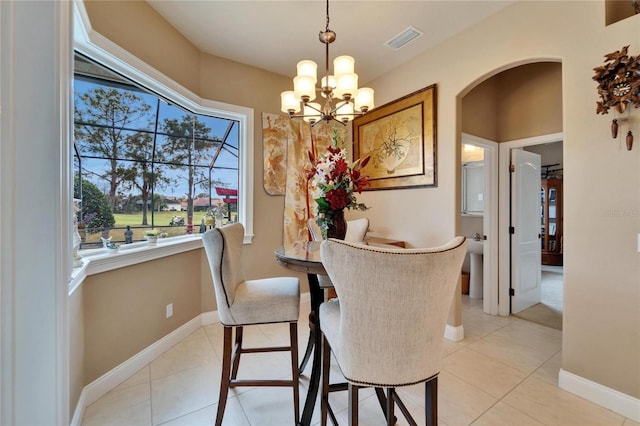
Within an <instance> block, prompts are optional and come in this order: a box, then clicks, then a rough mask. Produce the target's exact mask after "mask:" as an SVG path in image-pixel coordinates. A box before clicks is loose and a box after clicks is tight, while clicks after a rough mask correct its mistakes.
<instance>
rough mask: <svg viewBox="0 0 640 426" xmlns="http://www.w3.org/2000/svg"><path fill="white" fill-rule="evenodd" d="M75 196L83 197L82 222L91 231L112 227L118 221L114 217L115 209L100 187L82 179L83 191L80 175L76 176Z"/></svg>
mask: <svg viewBox="0 0 640 426" xmlns="http://www.w3.org/2000/svg"><path fill="white" fill-rule="evenodd" d="M73 186H74V192H73V198H77V199H81V200H82V206H81V211H82V215H81V216H80V218H79V219H80V223H81V224H82V225H83V226H84V227H85V228H87V229H89V230H90V231H91V230H93V229H99V230H102V229H103V228H107V229H108V228H111V227H112V226H114V225H115V223H116V221H115V219H114V217H113V211H112V210H111V205H110V204H109V199H108V198H107V196H106V195H104V194H103V193H102V191H100V189H99V188H98V187H97V186H95V185H94V184H92V183H91V182H89V181H88V180H85V179H82V193H81V192H80V185H79V180H78V177H77V176H76V177H75V178H74V185H73Z"/></svg>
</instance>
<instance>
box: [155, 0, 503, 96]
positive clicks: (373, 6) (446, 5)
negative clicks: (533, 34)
mask: <svg viewBox="0 0 640 426" xmlns="http://www.w3.org/2000/svg"><path fill="white" fill-rule="evenodd" d="M147 2H148V3H149V4H150V5H151V7H153V8H154V9H155V10H156V11H157V12H158V13H159V14H160V15H162V16H163V17H164V18H165V19H166V20H167V21H168V22H169V23H171V24H172V25H173V26H174V27H175V28H176V29H177V30H178V31H179V32H180V33H182V34H183V35H184V36H185V37H186V38H187V39H189V40H190V41H191V42H192V43H193V44H194V45H195V46H196V47H197V48H198V49H200V50H201V51H203V52H206V53H210V54H212V55H215V56H220V57H223V58H227V59H231V60H234V61H237V62H241V63H244V64H248V65H252V66H255V67H258V68H262V69H265V70H269V71H273V72H275V73H278V74H282V75H287V76H291V77H293V76H294V75H295V73H296V64H297V62H298V61H300V60H302V59H311V60H313V61H315V62H316V63H317V64H318V73H319V74H320V76H322V75H323V74H324V67H325V53H324V44H322V43H321V42H320V41H319V40H318V33H319V32H320V31H321V30H322V31H324V28H325V15H326V2H325V1H324V0H305V1H294V0H289V1H266V0H258V1H245V0H228V1H222V0H215V1H212V0H209V1H203V0H200V1H196V0H147ZM513 2H514V0H471V1H463V0H447V1H435V0H434V1H416V0H414V1H364V0H360V1H347V0H332V1H331V2H330V3H329V14H330V23H329V28H330V29H331V30H333V31H335V33H336V34H337V38H336V41H335V42H334V43H332V44H331V45H330V51H329V60H330V61H333V58H335V57H336V56H339V55H351V56H353V57H354V58H355V60H356V65H355V68H356V69H355V71H356V73H358V75H359V81H360V86H362V85H364V84H366V83H367V82H369V81H371V80H373V79H375V78H376V77H378V76H380V75H381V74H384V73H385V72H387V71H389V70H391V69H392V68H394V67H396V66H398V65H400V64H402V63H405V62H407V61H409V60H411V59H412V58H413V57H415V56H417V55H419V54H420V53H422V52H424V51H425V50H427V49H429V48H431V47H433V46H434V45H437V44H439V43H441V42H442V41H444V40H446V39H448V38H450V37H453V36H455V35H456V34H457V33H459V32H461V31H463V30H464V29H465V28H468V27H469V26H472V25H474V24H475V23H477V22H479V21H481V20H483V19H485V18H486V17H488V16H490V15H492V14H494V13H496V12H499V11H500V10H501V9H503V8H504V7H506V6H509V5H510V4H511V3H513ZM409 26H414V27H416V28H417V29H419V30H421V31H423V32H424V34H423V35H422V36H421V37H420V38H418V39H416V40H414V41H412V42H410V43H409V44H407V45H406V46H404V47H403V48H402V49H400V50H397V51H394V50H391V49H389V48H388V47H385V46H384V43H385V42H387V41H388V40H389V39H391V38H392V37H394V36H396V35H397V34H398V33H400V32H401V31H403V30H405V29H406V28H407V27H409ZM461 53H463V52H461ZM329 71H330V72H331V71H332V65H331V64H330V70H329Z"/></svg>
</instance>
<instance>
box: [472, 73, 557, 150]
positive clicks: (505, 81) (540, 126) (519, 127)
mask: <svg viewBox="0 0 640 426" xmlns="http://www.w3.org/2000/svg"><path fill="white" fill-rule="evenodd" d="M497 86H498V87H497V88H498V93H497V95H498V96H497V97H498V103H497V105H498V109H497V115H496V119H497V120H498V123H497V128H498V139H497V141H498V142H506V141H512V140H516V139H524V138H528V137H531V136H539V135H547V134H551V133H557V132H561V131H562V64H560V63H548V62H543V63H534V64H527V65H522V66H519V67H516V68H513V69H510V70H508V71H505V72H503V73H500V74H499V76H498V85H497ZM463 120H464V118H463Z"/></svg>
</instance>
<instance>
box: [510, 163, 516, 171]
mask: <svg viewBox="0 0 640 426" xmlns="http://www.w3.org/2000/svg"><path fill="white" fill-rule="evenodd" d="M509 171H510V172H511V173H513V172H515V171H516V166H515V164H509Z"/></svg>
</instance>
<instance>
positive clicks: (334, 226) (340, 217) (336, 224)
mask: <svg viewBox="0 0 640 426" xmlns="http://www.w3.org/2000/svg"><path fill="white" fill-rule="evenodd" d="M345 235H347V221H346V220H345V219H344V210H336V211H335V212H334V213H333V215H332V216H331V224H330V225H329V227H328V228H327V238H336V239H338V240H344V237H345Z"/></svg>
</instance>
